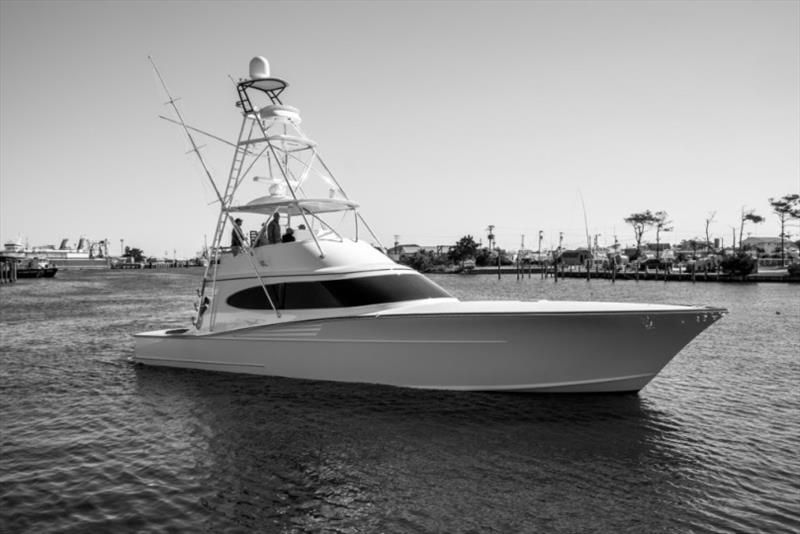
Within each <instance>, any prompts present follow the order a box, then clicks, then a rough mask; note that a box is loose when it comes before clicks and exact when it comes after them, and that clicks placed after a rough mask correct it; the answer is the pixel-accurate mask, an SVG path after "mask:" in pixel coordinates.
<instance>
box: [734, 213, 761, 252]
mask: <svg viewBox="0 0 800 534" xmlns="http://www.w3.org/2000/svg"><path fill="white" fill-rule="evenodd" d="M747 221H749V222H752V223H753V224H760V223H762V222H764V217H762V216H761V215H756V212H755V210H750V211H747V212H745V211H744V208H742V224H741V226H739V252H744V246H743V245H742V242H743V240H744V223H745V222H747Z"/></svg>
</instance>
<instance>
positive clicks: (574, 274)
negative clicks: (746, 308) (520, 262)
mask: <svg viewBox="0 0 800 534" xmlns="http://www.w3.org/2000/svg"><path fill="white" fill-rule="evenodd" d="M461 274H464V275H469V274H472V275H487V274H489V275H495V276H498V277H499V276H501V275H511V276H516V277H517V279H518V280H522V279H525V278H531V277H532V276H536V277H538V278H552V279H553V280H554V281H556V282H557V281H558V279H560V278H583V279H586V280H592V279H600V280H608V281H611V282H613V281H616V280H633V281H639V280H641V281H646V280H650V281H653V280H657V281H664V282H723V283H724V282H783V283H787V282H788V283H800V278H798V277H792V276H790V275H789V274H788V273H787V272H786V271H785V270H768V269H765V270H762V271H759V272H756V273H752V274H749V275H747V276H746V277H745V278H744V279H742V278H741V277H738V276H731V275H730V274H728V273H725V272H722V271H695V272H686V271H664V270H658V271H656V270H654V269H651V270H647V271H632V270H618V271H616V272H614V271H611V270H603V269H597V270H594V269H590V270H589V271H588V272H587V270H586V269H585V268H584V269H578V268H574V267H573V268H572V269H570V268H566V269H558V271H557V272H555V271H554V269H553V267H552V266H550V267H548V268H544V269H542V268H541V267H539V266H533V267H529V266H527V265H526V266H523V267H521V268H518V267H516V266H514V265H504V266H502V267H499V268H498V267H475V268H474V269H470V270H469V271H464V272H462V273H461Z"/></svg>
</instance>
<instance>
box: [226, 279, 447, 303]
mask: <svg viewBox="0 0 800 534" xmlns="http://www.w3.org/2000/svg"><path fill="white" fill-rule="evenodd" d="M267 291H268V292H269V296H270V298H271V299H272V302H273V303H274V304H275V306H276V307H277V308H278V309H280V310H300V309H309V308H346V307H352V306H365V305H368V304H381V303H385V302H402V301H406V300H417V299H427V298H441V297H450V296H451V295H450V294H449V293H447V292H446V291H445V290H443V289H442V288H440V287H439V286H437V285H436V284H434V283H433V282H431V281H430V280H428V279H427V278H425V277H424V276H420V275H382V276H368V277H363V278H347V279H343V280H323V281H319V282H316V281H315V282H287V283H282V284H268V285H267ZM226 302H227V303H228V305H229V306H233V307H234V308H243V309H248V310H263V309H270V305H269V301H267V298H266V296H265V295H264V289H263V288H262V287H261V286H255V287H250V288H247V289H243V290H242V291H239V292H237V293H234V294H233V295H231V296H230V297H228V299H227V301H226Z"/></svg>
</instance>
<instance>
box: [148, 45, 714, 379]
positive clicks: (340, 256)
mask: <svg viewBox="0 0 800 534" xmlns="http://www.w3.org/2000/svg"><path fill="white" fill-rule="evenodd" d="M153 67H154V69H155V70H156V73H158V69H157V68H156V67H155V64H153ZM158 76H159V78H161V75H160V73H158ZM162 84H163V79H162ZM286 87H287V83H286V82H285V81H283V80H281V79H279V78H274V77H271V76H270V72H269V64H268V63H267V61H266V59H264V58H261V57H257V58H254V59H253V60H252V61H251V62H250V76H249V77H248V78H245V79H242V80H240V81H239V82H238V83H237V84H236V88H237V93H238V100H237V102H236V106H237V108H238V111H239V112H240V113H241V115H242V124H241V129H240V134H239V137H238V140H237V141H236V143H232V145H233V146H234V147H235V148H234V156H233V160H232V163H231V165H230V173H229V176H228V179H227V182H226V184H225V186H224V188H218V187H217V186H216V183H215V181H214V180H213V178H212V176H211V174H210V173H209V172H208V171H207V167H206V165H205V162H204V161H203V156H202V155H201V153H200V152H199V151H198V150H197V145H196V143H195V141H194V138H193V137H192V132H193V131H194V132H198V131H201V130H197V129H196V128H193V127H190V126H187V125H186V124H185V122H184V121H183V118H182V117H181V115H180V112H179V110H178V108H177V106H176V104H175V100H174V99H173V98H172V97H171V96H169V91H167V88H166V84H164V89H165V91H166V92H167V95H168V96H169V103H170V104H171V105H172V106H173V109H174V111H175V113H176V114H177V120H175V121H173V122H177V123H179V124H181V125H182V126H183V128H184V132H185V133H186V135H187V138H188V140H189V142H190V144H191V146H192V148H193V149H194V151H195V152H196V153H197V155H198V157H199V159H200V161H201V163H202V166H203V167H204V168H205V169H206V175H207V178H208V179H209V180H210V181H211V183H212V184H213V185H214V190H215V191H216V193H217V195H218V200H219V204H220V212H219V217H218V219H217V223H216V230H215V234H214V239H213V244H212V247H211V249H210V253H211V258H210V261H209V262H208V266H207V268H206V271H205V274H204V276H203V279H202V283H201V287H200V289H199V290H198V300H197V303H196V314H195V315H194V320H193V325H191V326H187V327H186V328H173V329H167V330H159V331H153V332H145V333H140V334H137V335H136V355H135V357H134V360H135V361H136V362H140V363H142V364H147V365H158V366H169V367H184V368H193V369H206V370H212V371H227V372H236V373H250V374H262V375H273V376H282V377H292V378H301V379H314V380H334V381H344V382H362V383H377V384H388V385H394V386H406V387H414V388H429V389H448V390H476V391H478V390H482V391H493V390H495V391H528V392H565V393H569V392H636V391H639V390H640V389H641V388H642V387H644V386H645V385H646V384H647V383H648V382H649V381H650V380H651V379H652V378H653V377H654V376H655V375H656V374H657V373H658V372H659V371H660V370H661V369H662V368H663V367H664V366H665V365H666V364H667V363H668V362H669V361H670V360H671V359H672V358H673V357H674V356H675V355H676V354H677V353H678V352H679V351H680V350H681V349H682V348H683V347H684V346H685V345H686V344H687V343H689V342H690V341H691V340H692V339H693V338H694V337H695V336H697V335H698V334H700V333H701V332H702V331H703V330H705V329H706V328H708V327H709V326H710V325H711V324H712V323H714V322H715V321H716V320H717V319H719V318H720V317H721V316H722V315H723V314H724V313H725V310H724V309H720V308H709V307H699V306H675V305H660V304H658V305H657V304H630V303H602V302H562V301H537V302H513V301H475V302H466V301H460V300H458V299H456V298H454V297H453V296H452V295H450V294H449V293H448V292H447V291H445V290H444V289H443V288H441V287H440V286H439V285H437V284H436V283H434V282H433V281H431V280H429V279H428V278H426V277H425V276H423V275H422V274H420V273H418V272H416V271H414V270H412V269H410V268H408V267H405V266H402V265H399V264H397V263H395V262H394V261H392V260H391V259H390V258H389V257H388V256H387V255H386V254H385V252H384V249H383V247H382V246H380V242H379V240H378V238H377V237H376V236H375V234H374V233H373V232H372V229H371V228H370V227H369V225H368V224H367V223H366V221H365V220H364V218H363V217H362V216H361V213H360V211H359V205H358V203H357V202H355V201H354V200H352V199H351V198H350V197H348V196H347V195H346V194H345V191H344V189H343V188H342V187H341V185H340V183H339V181H338V180H337V179H336V178H335V177H334V176H333V174H332V173H331V171H330V169H329V168H328V166H327V165H326V164H325V163H324V161H323V160H322V158H321V156H320V153H319V151H318V149H317V145H316V143H315V142H314V141H312V140H311V139H309V138H308V137H307V136H306V135H305V134H304V133H303V132H302V131H301V129H300V124H301V118H300V113H299V111H298V110H297V109H296V108H294V107H291V106H288V105H285V104H283V102H282V101H281V99H280V96H281V94H282V93H283V91H284V90H285V88H286ZM276 216H277V217H278V218H279V221H280V223H282V224H283V228H281V230H284V229H286V228H292V229H293V230H296V231H295V233H294V237H295V238H296V239H295V241H290V242H279V243H269V242H266V241H265V240H264V239H263V235H261V233H257V232H255V231H254V232H253V233H252V234H251V235H250V237H249V238H248V235H245V232H244V231H242V230H241V229H240V227H239V226H238V225H237V224H236V223H237V222H238V221H237V219H239V218H241V217H246V218H248V219H249V220H248V223H251V221H252V220H253V219H254V218H255V220H256V224H258V223H264V226H263V227H262V228H264V229H262V230H261V232H265V231H266V230H265V229H266V228H267V225H266V223H267V221H272V220H273V219H274V218H275V217H276ZM256 228H258V226H256ZM287 233H288V232H287ZM365 234H366V235H368V236H369V237H368V238H365ZM228 236H231V239H232V242H233V244H234V246H228V244H229V242H228ZM367 239H369V240H371V241H368V240H367ZM372 243H377V247H376V246H375V245H373V244H372Z"/></svg>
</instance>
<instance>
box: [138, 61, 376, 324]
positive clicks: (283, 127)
mask: <svg viewBox="0 0 800 534" xmlns="http://www.w3.org/2000/svg"><path fill="white" fill-rule="evenodd" d="M151 63H153V68H154V70H155V72H156V74H157V75H158V77H159V80H160V81H161V83H162V86H163V87H164V90H165V92H166V93H167V96H168V97H169V101H168V104H169V105H170V106H172V108H173V111H174V112H175V115H176V116H177V120H176V121H173V122H177V123H178V124H180V125H181V126H182V127H183V129H184V132H185V133H186V136H187V138H188V140H189V142H190V144H191V146H192V151H193V152H195V154H196V155H197V157H198V159H199V161H200V164H201V165H202V167H203V170H204V172H205V175H206V177H207V178H208V180H209V182H210V183H211V185H212V187H213V188H214V192H215V194H216V196H217V200H218V202H219V205H220V211H219V216H218V218H217V224H216V228H215V231H214V237H213V241H212V246H211V257H210V258H209V259H210V261H209V264H208V268H207V270H206V275H205V276H204V280H203V286H202V287H201V289H200V291H199V304H198V310H199V311H198V314H197V318H196V326H197V327H198V328H199V324H200V322H201V318H202V314H203V310H204V309H205V307H206V306H207V303H208V301H209V299H208V298H207V297H206V296H205V292H206V288H207V285H208V284H211V287H212V293H213V288H214V287H216V281H217V275H218V270H219V267H218V266H219V264H220V262H221V260H222V257H223V254H226V253H227V252H228V251H229V249H228V248H227V244H228V243H225V242H224V241H225V239H226V236H227V235H228V233H229V232H232V233H234V234H238V239H237V242H239V243H241V245H242V246H241V247H240V246H239V245H238V244H237V249H236V250H234V251H233V252H234V254H233V255H234V256H236V255H237V254H238V249H239V248H241V249H242V251H243V252H244V257H246V258H247V260H248V262H249V264H250V267H251V269H252V272H253V275H254V276H255V278H257V279H258V281H259V283H260V284H261V286H262V287H263V288H266V285H265V284H264V282H263V281H262V280H261V274H260V273H259V270H260V269H262V268H263V267H265V266H266V265H267V262H266V261H265V260H264V258H263V257H261V256H263V255H261V256H258V257H257V255H256V254H255V251H254V247H255V242H248V239H247V238H246V232H245V231H244V230H242V229H241V228H240V226H238V225H236V224H235V221H234V219H235V218H236V214H239V213H249V214H256V215H258V216H259V217H258V220H257V223H263V224H266V222H267V221H268V220H270V219H274V218H275V216H276V215H280V216H281V217H280V218H281V222H284V221H285V224H286V226H287V228H292V227H294V229H297V228H299V229H302V230H303V231H304V232H303V235H301V236H300V237H299V238H300V240H304V241H307V242H309V243H311V242H313V246H314V248H315V249H316V251H317V253H318V255H319V257H320V258H324V257H325V255H326V250H325V249H326V247H325V242H329V243H330V242H331V241H336V242H340V243H341V242H343V241H344V240H345V239H346V238H350V239H352V240H353V241H354V242H358V241H359V233H360V229H361V227H364V228H366V230H367V231H368V232H369V234H370V235H371V237H372V240H373V241H374V242H375V243H378V244H379V246H380V241H379V239H378V238H377V236H376V235H375V233H374V232H372V230H371V229H370V228H369V225H367V223H366V221H364V219H363V218H362V217H361V214H360V213H358V207H359V205H358V203H357V202H355V201H353V200H351V199H350V198H349V197H348V196H347V194H346V193H345V192H344V190H343V188H342V187H341V185H340V184H339V182H338V181H337V180H336V178H335V177H334V175H333V173H332V172H331V171H330V169H329V168H328V166H327V165H326V164H325V162H324V161H323V160H322V158H321V156H320V154H319V152H318V150H317V143H315V142H314V141H313V140H311V139H309V138H308V136H306V134H305V133H304V132H303V131H302V129H301V128H300V124H301V123H302V119H301V117H300V111H299V110H298V109H297V108H295V107H292V106H289V105H286V104H284V103H283V102H282V101H281V95H282V94H283V92H284V91H285V89H286V88H287V86H288V84H287V82H285V81H284V80H281V79H280V78H274V77H272V76H271V75H270V68H269V63H268V62H267V60H266V59H265V58H263V57H260V56H259V57H255V58H253V59H252V60H251V61H250V69H249V77H248V78H244V79H241V80H240V81H239V82H238V83H237V84H236V91H237V94H238V100H237V102H236V107H237V108H238V109H239V110H240V111H241V114H242V124H241V127H240V129H239V136H238V138H237V140H236V142H235V143H230V144H231V145H232V146H233V147H234V154H233V158H232V161H231V164H230V170H229V173H228V178H227V180H226V182H225V185H224V187H219V185H218V182H217V181H216V180H215V179H214V177H213V176H212V175H211V172H210V171H209V167H208V166H207V165H206V162H205V160H204V159H203V155H202V154H201V152H200V150H199V148H198V145H197V143H196V142H195V140H194V138H193V136H192V132H193V131H194V132H200V133H204V134H205V132H202V131H201V130H198V129H196V128H192V127H190V126H188V125H187V124H186V123H185V121H184V120H183V117H182V116H181V113H180V110H179V109H178V107H177V104H176V102H175V99H174V98H172V96H171V95H170V93H169V90H168V89H167V87H166V83H164V80H163V78H162V77H161V74H160V73H159V71H158V69H157V68H156V66H155V63H154V62H153V61H152V58H151ZM212 137H213V136H212ZM217 139H219V138H217ZM337 216H338V218H339V220H333V219H335V218H336V217H337ZM293 218H294V221H293V220H292V219H293ZM346 219H350V220H351V221H352V224H351V225H348V224H345V223H346ZM248 222H250V223H251V224H252V219H251V221H248ZM256 228H258V226H256ZM348 228H349V230H348ZM251 241H256V240H255V239H252V240H251ZM380 248H381V249H383V247H382V246H381V247H380ZM264 293H265V296H267V298H268V300H270V305H271V306H272V308H273V309H274V310H275V312H276V313H277V314H278V315H280V312H278V310H277V308H275V306H274V305H273V303H272V301H271V299H270V298H269V295H268V294H267V291H266V289H264Z"/></svg>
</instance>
